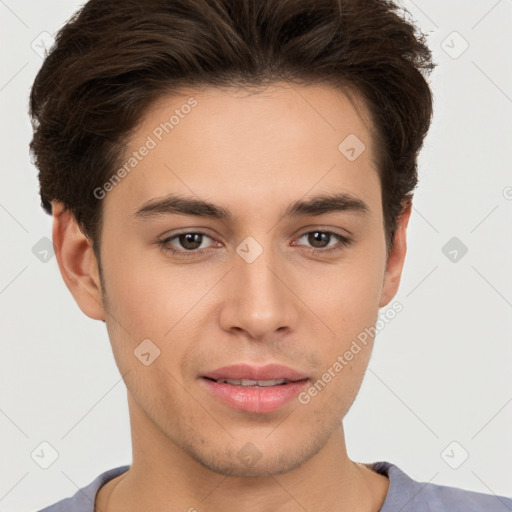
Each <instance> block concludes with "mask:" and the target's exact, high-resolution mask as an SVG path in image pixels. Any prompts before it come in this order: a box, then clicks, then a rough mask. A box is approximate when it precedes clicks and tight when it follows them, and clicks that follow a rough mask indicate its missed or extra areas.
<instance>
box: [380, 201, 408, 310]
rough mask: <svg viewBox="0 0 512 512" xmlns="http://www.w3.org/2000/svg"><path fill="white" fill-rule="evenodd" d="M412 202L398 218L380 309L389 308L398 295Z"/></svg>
mask: <svg viewBox="0 0 512 512" xmlns="http://www.w3.org/2000/svg"><path fill="white" fill-rule="evenodd" d="M411 210H412V202H409V203H408V204H407V206H406V207H405V208H404V210H403V211H402V214H401V215H400V217H399V218H398V222H397V228H396V231H395V236H394V239H393V247H392V248H391V252H390V254H389V258H388V261H387V264H386V271H385V274H384V282H383V286H382V294H381V298H380V303H379V307H380V308H382V307H384V306H387V305H388V304H389V303H390V302H391V299H392V298H393V297H394V296H395V295H396V293H397V291H398V287H399V285H400V279H401V277H402V270H403V266H404V262H405V255H406V252H407V240H406V232H407V225H408V224H409V218H410V216H411Z"/></svg>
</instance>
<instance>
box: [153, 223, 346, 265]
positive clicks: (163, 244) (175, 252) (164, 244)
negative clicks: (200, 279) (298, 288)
mask: <svg viewBox="0 0 512 512" xmlns="http://www.w3.org/2000/svg"><path fill="white" fill-rule="evenodd" d="M311 233H325V234H329V235H331V236H334V237H335V238H337V239H338V243H337V244H336V245H334V246H333V247H329V248H327V249H319V248H317V247H312V248H310V252H312V253H313V254H318V253H322V254H325V253H331V252H335V251H341V250H343V249H344V248H346V247H348V246H350V245H351V244H352V242H353V240H352V239H351V238H348V237H346V236H343V235H340V234H338V233H335V232H334V231H324V230H320V229H315V230H313V231H306V232H305V233H303V234H302V235H300V237H299V238H302V237H303V236H305V235H309V234H311ZM181 235H201V236H206V237H208V238H212V237H211V236H209V235H207V234H206V233H203V232H201V231H183V232H181V233H177V234H175V235H172V236H170V237H167V238H165V239H164V240H161V241H159V242H158V245H159V246H160V247H161V249H162V250H163V251H164V252H170V253H172V254H173V255H175V256H179V257H182V256H183V257H185V258H188V257H194V256H198V255H200V254H203V253H204V252H205V251H206V249H199V250H198V249H194V250H191V251H180V250H177V249H173V248H172V247H169V245H168V244H169V242H171V241H172V240H175V239H177V238H178V237H180V236H181Z"/></svg>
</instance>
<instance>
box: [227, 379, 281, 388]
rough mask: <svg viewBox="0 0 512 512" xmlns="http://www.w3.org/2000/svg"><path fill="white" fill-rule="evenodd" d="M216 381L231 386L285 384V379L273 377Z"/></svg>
mask: <svg viewBox="0 0 512 512" xmlns="http://www.w3.org/2000/svg"><path fill="white" fill-rule="evenodd" d="M217 382H222V383H227V384H231V385H233V386H251V387H254V386H261V387H267V386H279V385H280V384H286V379H273V380H251V379H240V380H239V379H219V380H218V381H217Z"/></svg>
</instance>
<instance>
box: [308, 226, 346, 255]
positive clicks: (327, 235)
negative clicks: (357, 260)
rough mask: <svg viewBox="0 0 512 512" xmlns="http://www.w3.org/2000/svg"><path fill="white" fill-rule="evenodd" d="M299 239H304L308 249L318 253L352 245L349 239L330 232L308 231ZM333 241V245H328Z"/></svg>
mask: <svg viewBox="0 0 512 512" xmlns="http://www.w3.org/2000/svg"><path fill="white" fill-rule="evenodd" d="M300 238H306V241H307V243H308V244H310V248H311V249H312V250H313V251H318V252H330V251H336V250H341V249H343V248H344V247H346V246H349V245H350V244H351V243H352V240H351V239H350V238H347V237H346V236H343V235H339V234H338V233H334V232H332V231H320V230H317V231H309V232H308V233H304V234H303V235H302V236H301V237H300ZM300 238H299V240H300ZM333 239H334V244H330V242H331V241H332V240H333Z"/></svg>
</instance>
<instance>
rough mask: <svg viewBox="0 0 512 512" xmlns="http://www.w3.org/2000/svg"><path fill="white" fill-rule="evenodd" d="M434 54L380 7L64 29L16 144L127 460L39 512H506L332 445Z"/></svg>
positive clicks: (396, 232) (291, 9)
mask: <svg viewBox="0 0 512 512" xmlns="http://www.w3.org/2000/svg"><path fill="white" fill-rule="evenodd" d="M432 67H433V64H432V62H431V56H430V52H429V50H428V48H427V46H426V44H425V41H424V39H423V37H422V36H421V35H420V34H417V33H416V31H415V29H414V27H413V26H412V25H410V24H409V23H408V22H406V21H405V20H404V19H403V17H401V16H400V15H399V13H398V9H397V7H396V6H395V5H394V4H392V3H391V2H388V1H379V0H372V1H370V0H364V1H363V0H361V1H341V0H340V1H334V0H332V1H329V0H323V1H311V0H307V1H305V0H304V1H299V0H293V1H291V0H290V1H284V0H259V1H254V0H207V1H203V2H200V1H198V0H195V1H194V0H152V1H148V2H144V3H141V2H135V1H134V0H123V1H120V0H90V1H89V2H88V3H87V4H86V5H85V6H84V8H83V9H82V10H81V11H80V12H79V13H78V14H77V16H76V17H74V18H73V19H72V20H71V21H70V22H68V23H67V25H66V26H64V27H63V29H62V30H61V31H60V33H59V34H58V37H57V39H56V45H55V47H54V49H53V51H52V52H51V54H50V55H49V57H48V58H47V59H46V61H45V63H44V65H43V68H42V69H41V71H40V72H39V74H38V76H37V77H36V80H35V83H34V87H33V90H32V93H31V103H30V108H31V115H32V117H33V121H34V129H35V133H34V139H33V141H32V143H31V149H32V151H33V153H34V156H35V162H36V165H37V166H38V168H39V170H40V174H39V178H40V184H41V198H42V204H43V206H44V208H45V209H46V211H47V212H49V213H51V214H52V215H53V219H54V224H53V242H54V245H55V249H56V256H57V260H58V264H59V268H60V271H61V274H62V277H63V279H64V281H65V283H66V285H67V286H68V288H69V290H70V292H71V293H72V295H73V297H74V299H75V300H76V302H77V304H78V305H79V307H80V308H81V310H82V311H83V312H84V313H85V314H86V315H87V316H89V317H91V318H93V319H97V320H102V321H104V322H105V324H106V327H107V331H108V334H109V338H110V341H111V344H112V349H113V353H114V357H115V360H116V363H117V365H118V368H119V370H120V372H121V374H122V376H123V379H124V382H125V384H126V387H127V390H128V405H129V411H130V422H131V432H132V442H133V446H132V448H133V461H132V463H131V464H130V466H122V467H119V468H115V469H111V470H109V471H106V472H105V473H103V474H102V475H100V476H98V478H97V479H95V480H94V481H93V482H91V484H90V485H88V486H87V487H85V488H84V489H81V490H80V491H78V492H77V493H76V494H75V495H74V496H73V497H71V498H69V499H65V500H63V501H61V502H59V503H57V504H55V505H53V506H50V507H48V508H46V509H44V510H45V511H47V512H57V511H64V510H65V511H66V512H70V511H79V512H93V511H101V512H120V511H123V512H135V511H140V510H151V511H162V512H163V511H177V510H183V511H187V510H188V511H190V512H192V511H196V510H197V511H199V512H201V511H209V512H216V511H221V510H222V511H228V512H229V511H231V510H235V509H236V510H239V509H240V508H241V507H242V508H243V510H244V512H253V511H258V512H261V511H278V512H292V511H293V512H295V511H299V510H301V511H302V510H309V511H313V510H315V511H316V510H322V511H323V510H326V511H335V510H336V511H359V512H376V511H379V510H380V511H381V512H391V511H398V510H404V511H418V512H422V511H430V510H450V511H462V510H463V511H465V512H468V511H484V510H485V511H500V510H511V509H512V500H510V499H508V498H505V497H499V496H492V495H485V494H481V493H475V492H469V491H464V490H460V489H455V488H450V487H444V486H439V485H425V484H422V483H418V482H415V481H413V480H412V479H411V478H410V477H408V476H407V475H406V474H405V473H404V472H403V471H401V470H400V469H399V468H398V467H397V466H395V465H393V464H391V463H389V462H384V461H381V462H376V463H374V464H360V463H355V462H353V461H351V460H350V459H349V457H348V455H347V450H346V442H345V436H344V430H343V423H342V420H343V418H344V416H345V415H346V413H347V412H348V410H349V409H350V407H351V405H352V403H353V401H354V399H355V397H356V395H357V393H358V390H359V388H360V385H361V382H362V379H363V377H364V373H365V370H366V368H367V365H368V362H369V358H370V355H371V350H372V347H373V341H374V340H373V338H374V334H375V329H373V330H372V328H373V326H374V325H375V323H376V320H377V317H378V314H379V310H380V309H381V308H384V307H393V305H392V304H391V301H392V299H393V297H394V296H395V294H396V292H397V290H398V286H399V283H400V277H401V272H402V268H403V264H404V259H405V254H406V229H407V223H408V220H409V217H410V213H411V200H412V192H413V189H414V188H415V186H416V183H417V173H416V167H417V166H416V160H417V155H418V151H419V150H420V148H421V146H422V142H423V139H424V137H425V135H426V133H427V130H428V127H429V124H430V119H431V113H432V96H431V92H430V89H429V86H428V84H427V82H426V80H425V76H424V75H425V74H427V73H428V71H430V70H431V69H432ZM367 332H370V333H372V336H370V337H368V336H367V337H366V338H364V340H365V342H364V343H361V344H360V345H358V350H352V347H353V346H354V345H353V344H354V340H356V339H359V340H361V333H367ZM349 354H352V355H351V356H350V355H349Z"/></svg>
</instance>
